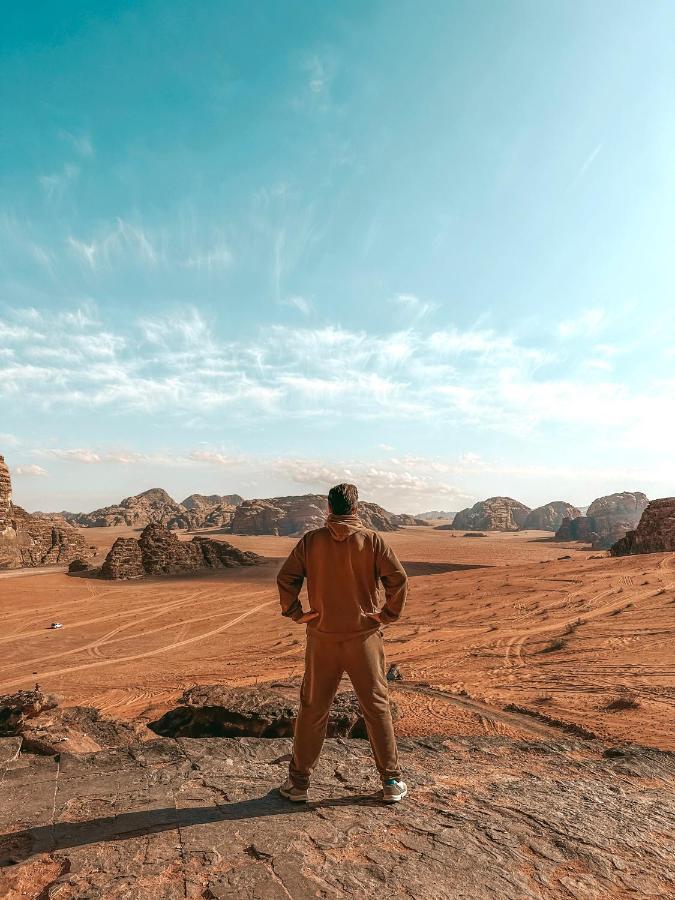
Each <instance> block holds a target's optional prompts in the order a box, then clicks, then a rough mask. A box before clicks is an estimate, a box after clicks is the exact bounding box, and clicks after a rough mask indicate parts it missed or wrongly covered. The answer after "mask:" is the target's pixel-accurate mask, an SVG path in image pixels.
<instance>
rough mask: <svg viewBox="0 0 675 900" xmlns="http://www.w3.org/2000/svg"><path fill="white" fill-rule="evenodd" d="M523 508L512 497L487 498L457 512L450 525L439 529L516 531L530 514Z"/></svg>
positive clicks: (523, 506) (528, 510)
mask: <svg viewBox="0 0 675 900" xmlns="http://www.w3.org/2000/svg"><path fill="white" fill-rule="evenodd" d="M530 512H531V510H530V507H529V506H525V504H524V503H520V502H519V501H518V500H514V499H513V498H512V497H488V499H487V500H479V501H478V503H474V505H473V506H472V507H470V508H467V509H462V510H460V512H458V513H457V514H456V515H455V517H454V519H453V520H452V522H451V524H450V525H441V526H440V528H441V529H452V530H455V531H457V530H459V531H518V530H519V529H521V528H522V527H523V524H524V522H525V520H526V518H527V516H528V513H530Z"/></svg>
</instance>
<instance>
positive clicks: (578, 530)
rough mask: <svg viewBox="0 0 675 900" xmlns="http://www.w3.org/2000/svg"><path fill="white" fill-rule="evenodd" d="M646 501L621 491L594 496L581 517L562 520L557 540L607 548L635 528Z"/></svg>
mask: <svg viewBox="0 0 675 900" xmlns="http://www.w3.org/2000/svg"><path fill="white" fill-rule="evenodd" d="M648 503H649V501H648V500H647V497H646V496H645V495H644V494H643V493H642V492H641V491H622V492H620V493H616V494H608V495H607V496H606V497H598V498H597V499H596V500H594V501H593V502H592V503H591V505H590V506H589V507H588V511H587V513H586V515H585V516H578V517H577V518H575V519H569V518H565V519H563V522H562V524H561V526H560V528H559V529H558V531H557V532H556V535H555V539H556V540H557V541H590V542H591V544H592V546H593V548H594V549H605V550H606V549H607V548H608V547H611V546H612V544H615V543H616V542H617V541H618V540H620V539H621V538H622V537H624V536H625V534H626V533H627V532H628V531H632V530H633V529H635V528H636V526H637V524H638V522H639V521H640V517H641V516H642V513H643V512H644V510H645V509H646V507H647V504H648Z"/></svg>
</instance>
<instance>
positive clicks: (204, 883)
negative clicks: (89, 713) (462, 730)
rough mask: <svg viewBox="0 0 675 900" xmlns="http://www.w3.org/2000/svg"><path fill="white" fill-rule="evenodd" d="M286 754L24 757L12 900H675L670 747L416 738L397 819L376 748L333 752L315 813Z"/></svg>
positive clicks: (2, 767)
mask: <svg viewBox="0 0 675 900" xmlns="http://www.w3.org/2000/svg"><path fill="white" fill-rule="evenodd" d="M0 740H1V739H0ZM6 740H7V741H9V742H12V741H13V740H14V739H13V738H8V739H6ZM291 746H292V744H291V740H290V738H272V739H267V740H262V739H256V738H244V739H236V738H234V739H233V738H203V739H200V738H178V739H166V738H164V739H161V738H156V739H154V740H151V741H144V742H142V743H141V742H138V743H136V744H132V745H130V746H128V747H117V748H113V749H110V750H105V751H104V752H103V753H92V754H87V755H71V754H67V755H66V754H64V755H63V756H62V758H61V762H58V761H57V760H56V759H54V760H50V759H44V758H42V759H40V758H38V757H36V756H35V755H32V754H21V758H20V759H14V753H15V747H14V746H10V748H9V750H10V752H8V753H7V754H4V756H5V758H6V759H7V761H6V762H4V763H2V764H0V780H1V781H2V784H3V796H2V803H0V896H3V897H17V898H18V897H38V896H39V897H48V896H52V897H54V896H56V897H59V896H63V897H66V898H70V900H75V898H82V900H84V898H86V897H92V898H93V897H130V898H131V897H138V898H141V897H143V898H145V897H156V898H163V900H169V898H174V897H176V898H177V897H181V898H185V897H194V898H196V897H211V898H218V900H226V898H228V900H229V898H231V900H256V898H266V900H283V898H286V900H288V898H289V897H292V898H293V900H306V898H307V900H309V898H316V897H324V898H341V897H370V898H374V900H375V898H389V897H399V896H401V897H403V896H405V897H415V898H416V900H460V898H466V897H472V898H475V900H494V898H500V900H523V898H535V897H536V898H549V900H558V898H560V900H562V898H579V900H581V898H600V897H602V898H609V897H628V896H630V897H672V896H675V853H673V833H674V827H675V789H674V787H673V784H674V782H675V757H674V756H673V754H669V753H659V752H658V751H651V750H645V749H644V748H641V747H632V748H626V749H620V750H618V752H617V753H616V755H613V756H611V757H610V756H604V755H603V754H602V752H601V750H600V749H599V748H591V747H589V746H588V744H583V743H581V742H578V741H575V740H572V739H570V738H564V739H561V740H560V741H557V742H556V741H523V740H517V741H516V740H513V739H510V738H509V737H507V736H502V735H492V736H483V737H457V736H448V737H447V738H445V739H443V738H440V737H438V738H422V739H410V738H402V739H400V741H399V750H400V755H401V764H402V766H403V770H404V772H405V776H406V781H407V783H408V784H409V786H410V791H411V793H410V796H409V798H408V799H407V800H405V801H404V802H402V803H399V804H396V805H395V807H394V808H393V809H392V808H389V809H383V807H382V804H381V802H380V800H379V794H378V792H379V790H380V785H379V778H378V776H377V772H376V770H375V767H374V765H373V762H372V757H371V756H370V753H369V749H368V745H367V744H366V742H365V741H359V740H347V739H344V738H339V739H335V738H330V739H328V740H327V741H326V743H325V745H324V749H323V753H322V755H321V759H320V761H319V765H318V767H317V770H316V772H315V774H314V778H313V780H312V787H311V791H310V803H309V804H307V805H303V804H293V803H289V802H288V801H286V800H284V799H283V798H281V797H280V796H279V794H278V792H277V790H276V788H277V787H278V785H279V784H280V783H281V782H282V781H283V779H284V778H285V776H286V772H287V768H288V758H289V754H290V752H291ZM2 757H3V755H2V754H0V759H2Z"/></svg>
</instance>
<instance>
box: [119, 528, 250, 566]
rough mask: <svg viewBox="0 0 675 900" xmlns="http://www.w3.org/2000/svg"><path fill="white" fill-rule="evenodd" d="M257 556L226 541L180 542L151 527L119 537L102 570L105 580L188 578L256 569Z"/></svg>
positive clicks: (165, 529)
mask: <svg viewBox="0 0 675 900" xmlns="http://www.w3.org/2000/svg"><path fill="white" fill-rule="evenodd" d="M260 561H261V557H260V556H258V555H257V554H256V553H247V552H244V551H243V550H238V549H237V548H236V547H233V546H232V544H229V543H227V541H214V540H213V539H211V538H206V537H200V536H197V537H193V538H192V540H191V541H180V540H179V539H178V538H177V537H176V535H175V534H173V533H172V532H171V531H169V530H168V529H167V528H165V527H164V526H162V525H157V524H151V525H147V526H146V527H145V528H144V529H143V533H142V534H141V536H140V538H139V539H138V540H136V538H118V539H117V540H116V541H115V543H114V544H113V546H112V548H111V549H110V552H109V553H108V555H107V557H106V558H105V561H104V563H103V565H102V567H101V576H102V577H103V578H114V579H127V578H142V577H143V576H144V575H185V574H191V573H193V572H199V571H201V570H203V569H226V568H231V567H233V566H253V565H256V564H257V563H259V562H260Z"/></svg>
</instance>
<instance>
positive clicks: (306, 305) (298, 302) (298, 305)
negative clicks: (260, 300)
mask: <svg viewBox="0 0 675 900" xmlns="http://www.w3.org/2000/svg"><path fill="white" fill-rule="evenodd" d="M283 303H284V305H285V306H291V307H293V309H297V310H298V312H301V313H302V314H303V316H308V315H309V314H310V313H311V312H312V310H313V309H314V307H313V305H312V301H311V300H308V299H307V298H306V297H301V296H300V295H299V294H294V295H293V296H292V297H287V298H286V299H285V300H284V301H283Z"/></svg>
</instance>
